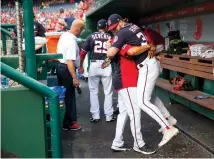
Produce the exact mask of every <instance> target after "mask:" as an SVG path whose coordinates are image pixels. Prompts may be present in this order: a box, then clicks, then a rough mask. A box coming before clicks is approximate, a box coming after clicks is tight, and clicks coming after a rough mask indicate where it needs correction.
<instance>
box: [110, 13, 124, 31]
mask: <svg viewBox="0 0 214 159" xmlns="http://www.w3.org/2000/svg"><path fill="white" fill-rule="evenodd" d="M120 20H122V17H121V16H120V15H119V14H112V15H110V17H109V18H108V30H112V29H114V28H116V27H117V25H118V24H119V21H120Z"/></svg>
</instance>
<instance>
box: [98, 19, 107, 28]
mask: <svg viewBox="0 0 214 159" xmlns="http://www.w3.org/2000/svg"><path fill="white" fill-rule="evenodd" d="M106 27H107V20H105V19H101V20H99V21H98V22H97V28H98V29H105V28H106Z"/></svg>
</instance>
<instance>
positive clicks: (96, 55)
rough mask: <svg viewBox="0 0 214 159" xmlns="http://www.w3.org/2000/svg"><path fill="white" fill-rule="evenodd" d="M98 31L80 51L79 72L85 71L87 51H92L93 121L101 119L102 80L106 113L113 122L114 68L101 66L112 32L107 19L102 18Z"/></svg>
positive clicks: (89, 78) (91, 93)
mask: <svg viewBox="0 0 214 159" xmlns="http://www.w3.org/2000/svg"><path fill="white" fill-rule="evenodd" d="M97 29H98V32H95V33H93V34H91V35H89V36H88V37H87V39H86V42H85V43H84V45H83V48H82V50H81V53H80V67H79V73H80V74H81V73H83V72H84V70H83V62H84V59H85V55H86V54H87V52H89V51H90V52H91V59H90V68H89V76H88V84H89V90H90V104H91V107H90V112H91V114H92V117H91V119H90V120H91V122H98V121H100V105H99V99H98V92H99V84H100V81H101V82H102V84H103V90H104V94H105V101H104V113H105V116H106V121H107V122H111V121H114V120H115V119H116V118H115V117H114V115H113V102H112V94H113V90H112V68H111V65H109V66H108V67H106V68H105V69H104V70H103V69H102V68H101V65H102V63H103V61H104V60H105V59H106V57H107V56H106V53H107V48H106V42H107V41H108V40H109V39H111V36H110V34H108V33H106V32H105V31H106V30H107V21H106V20H104V19H101V20H99V21H98V23H97Z"/></svg>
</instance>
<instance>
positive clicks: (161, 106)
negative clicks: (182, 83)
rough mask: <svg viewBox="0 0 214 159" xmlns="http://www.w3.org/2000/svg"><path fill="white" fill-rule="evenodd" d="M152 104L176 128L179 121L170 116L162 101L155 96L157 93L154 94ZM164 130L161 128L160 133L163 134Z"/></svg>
mask: <svg viewBox="0 0 214 159" xmlns="http://www.w3.org/2000/svg"><path fill="white" fill-rule="evenodd" d="M151 103H152V104H154V105H155V106H157V107H158V109H159V110H160V111H161V113H162V114H163V116H164V118H165V119H166V120H167V121H168V122H169V125H170V126H174V125H176V124H177V120H176V119H175V118H174V117H173V116H171V115H170V113H169V111H168V110H167V109H166V107H165V105H164V104H163V102H162V101H161V99H160V98H159V97H158V96H156V95H155V92H153V93H152V98H151ZM163 130H164V129H162V128H160V129H159V132H162V131H163Z"/></svg>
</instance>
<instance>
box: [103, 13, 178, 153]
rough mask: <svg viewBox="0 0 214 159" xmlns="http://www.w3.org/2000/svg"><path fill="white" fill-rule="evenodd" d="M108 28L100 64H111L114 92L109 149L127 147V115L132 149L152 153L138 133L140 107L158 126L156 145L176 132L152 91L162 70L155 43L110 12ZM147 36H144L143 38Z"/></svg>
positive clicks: (116, 149)
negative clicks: (114, 118) (115, 103)
mask: <svg viewBox="0 0 214 159" xmlns="http://www.w3.org/2000/svg"><path fill="white" fill-rule="evenodd" d="M108 31H111V32H112V33H113V35H114V37H113V38H112V39H111V41H108V42H107V43H106V46H103V47H107V48H108V49H107V51H106V56H107V58H106V59H105V60H104V62H103V64H102V68H103V69H104V68H106V67H109V65H110V64H111V63H112V64H113V65H114V73H113V78H112V83H113V87H114V90H115V91H117V92H118V107H119V114H118V117H117V125H116V133H115V138H114V140H113V143H112V146H111V149H112V150H114V151H126V150H130V147H126V146H125V145H124V141H123V130H124V128H125V124H126V121H127V119H128V117H129V118H130V127H131V132H132V136H133V138H134V145H133V150H134V151H136V152H140V153H143V154H152V153H154V152H155V151H156V150H155V149H153V148H151V147H150V146H149V145H147V144H146V143H145V142H144V140H143V137H142V133H141V121H140V118H141V110H143V111H144V112H146V113H147V114H148V115H149V116H150V117H152V118H153V119H154V120H155V121H156V122H157V123H158V124H159V125H160V126H161V128H160V129H159V132H161V133H162V134H163V138H162V140H161V142H160V143H159V145H158V146H159V147H161V146H163V145H165V144H166V143H167V142H168V141H170V140H171V139H172V138H173V137H174V136H175V135H177V134H178V133H179V131H178V129H177V128H175V127H174V125H176V123H177V120H176V119H175V118H174V117H173V116H171V115H170V113H169V111H168V110H167V109H166V107H165V106H164V104H163V102H162V101H161V100H160V99H159V97H157V96H156V95H155V94H154V92H153V91H154V87H155V83H156V81H157V79H158V77H159V75H160V74H161V72H162V68H161V66H160V63H159V61H158V60H156V58H155V57H154V53H155V46H154V44H153V43H152V39H151V37H149V38H147V37H146V36H149V34H146V35H145V33H144V32H143V31H142V30H141V29H140V27H138V26H137V25H135V24H132V23H127V22H126V20H124V19H123V18H122V17H121V16H120V15H118V14H112V15H111V16H110V17H109V18H108ZM147 39H148V40H147Z"/></svg>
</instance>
